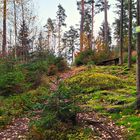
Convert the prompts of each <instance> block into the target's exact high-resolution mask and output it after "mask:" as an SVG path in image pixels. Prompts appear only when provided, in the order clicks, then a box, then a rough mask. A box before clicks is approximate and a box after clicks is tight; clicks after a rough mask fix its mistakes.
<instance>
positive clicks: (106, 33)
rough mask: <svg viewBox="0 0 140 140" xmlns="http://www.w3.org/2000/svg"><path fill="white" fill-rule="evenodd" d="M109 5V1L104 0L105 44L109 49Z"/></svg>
mask: <svg viewBox="0 0 140 140" xmlns="http://www.w3.org/2000/svg"><path fill="white" fill-rule="evenodd" d="M107 5H108V2H107V0H104V14H105V15H104V16H105V28H104V29H105V30H104V32H105V46H106V47H107V49H109V48H108V47H109V46H108V20H107Z"/></svg>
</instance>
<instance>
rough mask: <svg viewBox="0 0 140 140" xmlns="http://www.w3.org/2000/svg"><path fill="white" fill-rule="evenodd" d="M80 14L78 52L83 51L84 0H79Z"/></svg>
mask: <svg viewBox="0 0 140 140" xmlns="http://www.w3.org/2000/svg"><path fill="white" fill-rule="evenodd" d="M81 6H82V13H81V27H80V51H82V50H83V34H84V32H83V30H84V13H85V10H84V0H81Z"/></svg>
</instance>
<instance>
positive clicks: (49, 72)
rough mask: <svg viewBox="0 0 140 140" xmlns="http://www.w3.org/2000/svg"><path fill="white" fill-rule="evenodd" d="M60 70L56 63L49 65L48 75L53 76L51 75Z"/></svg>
mask: <svg viewBox="0 0 140 140" xmlns="http://www.w3.org/2000/svg"><path fill="white" fill-rule="evenodd" d="M57 72H58V68H57V66H56V65H54V64H52V65H50V66H49V67H48V70H47V75H48V76H51V75H55V74H56V73H57Z"/></svg>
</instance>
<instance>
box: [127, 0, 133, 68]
mask: <svg viewBox="0 0 140 140" xmlns="http://www.w3.org/2000/svg"><path fill="white" fill-rule="evenodd" d="M128 4H129V5H128V10H129V28H128V29H129V30H128V68H129V69H130V68H131V51H132V0H129V2H128Z"/></svg>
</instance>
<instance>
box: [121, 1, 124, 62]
mask: <svg viewBox="0 0 140 140" xmlns="http://www.w3.org/2000/svg"><path fill="white" fill-rule="evenodd" d="M123 8H124V5H123V0H121V16H120V65H122V64H123Z"/></svg>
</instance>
